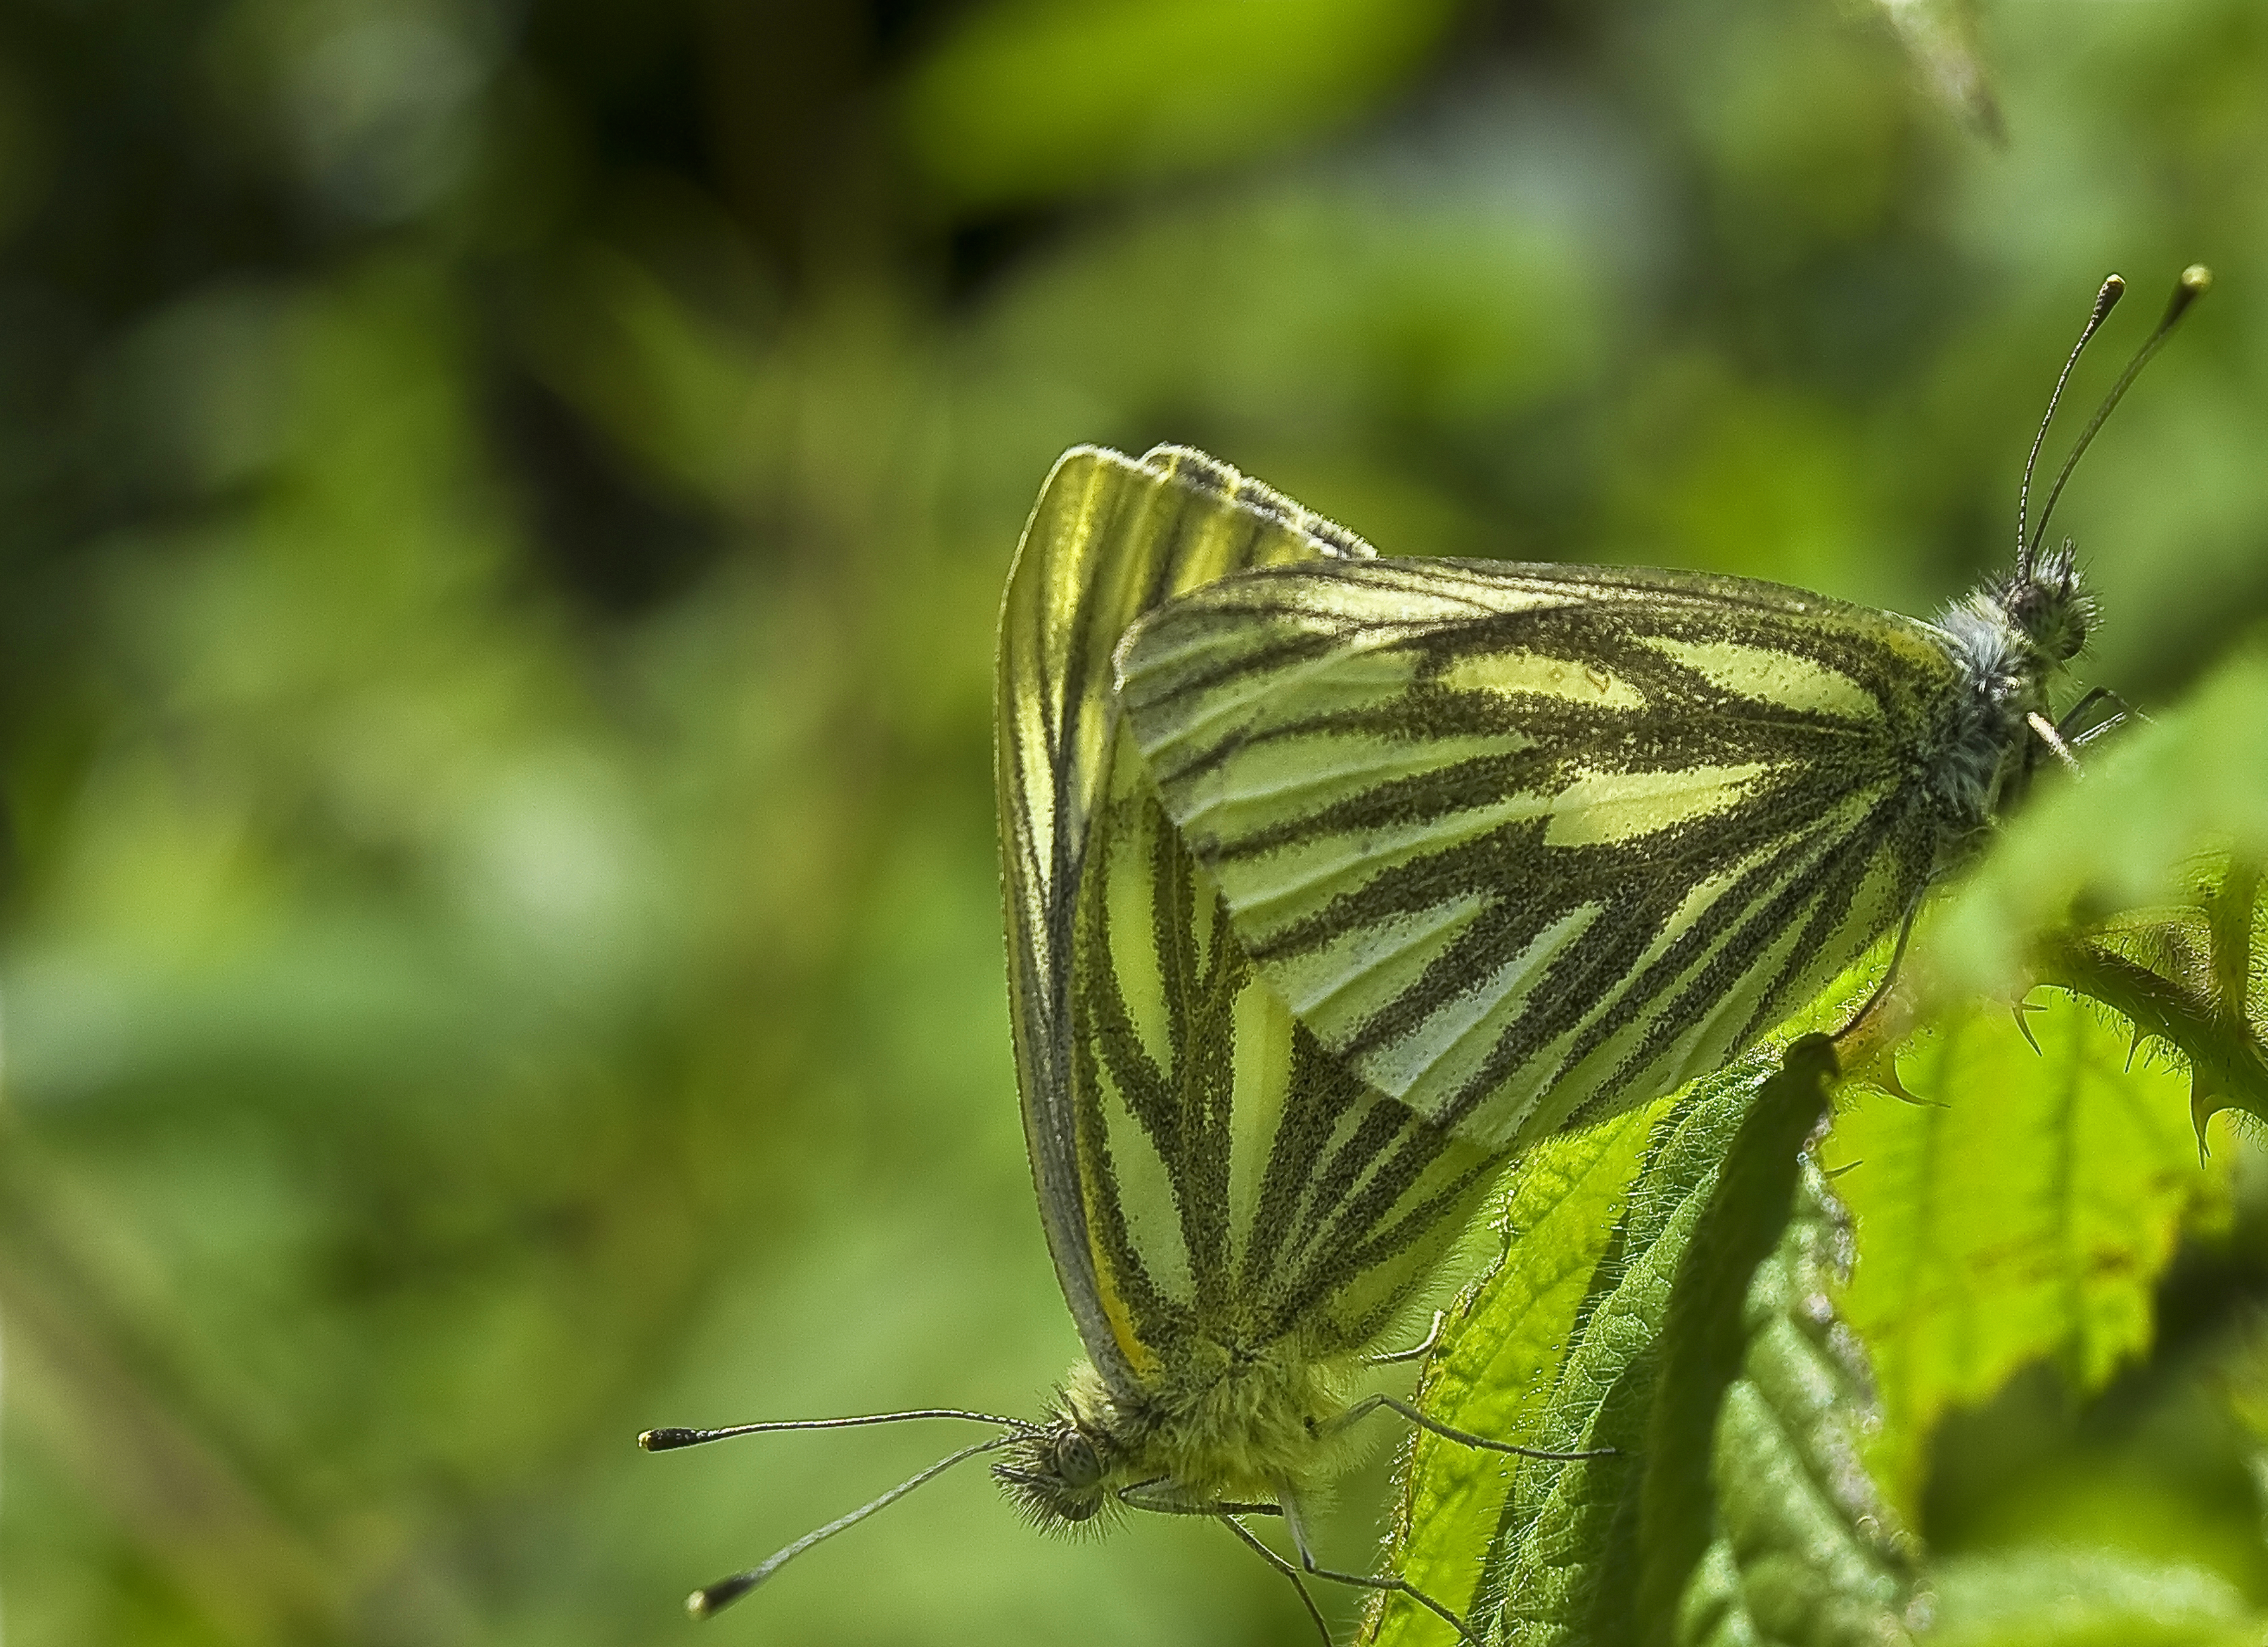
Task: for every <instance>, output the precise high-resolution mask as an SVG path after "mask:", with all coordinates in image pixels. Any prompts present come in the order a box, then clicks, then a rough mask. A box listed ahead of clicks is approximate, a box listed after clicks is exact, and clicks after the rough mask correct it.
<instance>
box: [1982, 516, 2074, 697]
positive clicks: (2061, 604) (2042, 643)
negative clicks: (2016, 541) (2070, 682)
mask: <svg viewBox="0 0 2268 1647" xmlns="http://www.w3.org/2000/svg"><path fill="white" fill-rule="evenodd" d="M1985 598H1986V599H1989V600H1990V601H1992V604H1993V605H1995V606H1997V607H1999V609H2000V612H2001V614H2003V615H2004V616H2005V618H2006V620H2007V624H2008V626H2009V628H2010V629H2013V630H2014V632H2015V633H2016V634H2017V635H2019V636H2021V637H2022V638H2023V642H2024V643H2025V645H2026V646H2027V647H2028V649H2029V651H2030V652H2031V653H2032V655H2033V656H2034V657H2035V658H2037V659H2038V660H2039V662H2040V663H2041V664H2043V665H2046V666H2048V667H2051V668H2052V667H2053V666H2055V665H2058V664H2065V663H2068V662H2070V661H2071V660H2072V659H2073V658H2076V657H2077V656H2079V653H2080V648H2082V647H2084V646H2085V645H2086V644H2087V635H2088V629H2091V628H2092V627H2093V626H2094V622H2095V597H2094V596H2093V595H2091V594H2089V593H2088V592H2087V587H2086V583H2085V580H2084V579H2083V578H2081V577H2080V571H2079V560H2078V556H2077V555H2075V554H2074V553H2073V548H2072V546H2071V544H2070V543H2069V541H2068V540H2066V542H2065V543H2064V545H2063V547H2062V548H2057V549H2051V550H2049V551H2048V552H2046V553H2045V554H2043V555H2027V556H2026V557H2025V558H2024V561H2023V562H2022V563H2021V564H2020V565H2019V566H2018V567H2017V568H2016V570H2015V571H2014V574H2012V575H2011V576H2009V577H2006V578H2003V579H2000V580H1999V581H1998V582H1996V583H1994V584H1993V585H1990V586H1989V587H1988V588H1987V590H1986V591H1985Z"/></svg>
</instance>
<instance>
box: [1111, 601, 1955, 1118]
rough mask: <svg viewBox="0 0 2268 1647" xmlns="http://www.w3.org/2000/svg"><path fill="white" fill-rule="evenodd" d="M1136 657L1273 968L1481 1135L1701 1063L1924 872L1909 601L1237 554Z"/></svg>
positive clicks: (1195, 844)
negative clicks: (1277, 562)
mask: <svg viewBox="0 0 2268 1647" xmlns="http://www.w3.org/2000/svg"><path fill="white" fill-rule="evenodd" d="M1119 670H1120V677H1121V695H1122V702H1123V712H1124V713H1125V714H1126V716H1127V717H1128V720H1129V724H1130V726H1131V728H1132V731H1133V735H1134V737H1135V739H1136V740H1137V742H1138V746H1139V747H1140V749H1141V752H1142V754H1143V756H1144V758H1145V761H1147V763H1148V766H1149V769H1150V772H1151V775H1152V778H1153V779H1154V781H1155V783H1156V784H1157V787H1158V790H1159V791H1160V795H1161V796H1162V798H1163V800H1164V804H1165V807H1166V810H1167V812H1168V813H1169V815H1170V816H1171V817H1172V819H1173V820H1174V822H1175V824H1176V826H1178V827H1179V828H1180V829H1181V831H1182V835H1183V837H1184V839H1185V840H1186V841H1187V842H1188V843H1189V847H1190V849H1191V850H1192V851H1193V852H1194V853H1195V854H1196V856H1197V860H1198V861H1199V863H1201V864H1203V865H1204V867H1205V869H1206V870H1207V871H1209V872H1210V873H1211V875H1212V876H1213V878H1214V879H1216V880H1217V882H1218V883H1219V886H1220V888H1221V890H1222V893H1223V894H1224V895H1225V896H1226V900H1227V903H1228V906H1229V908H1230V909H1231V911H1232V912H1233V921H1234V924H1235V929H1236V931H1237V933H1238V935H1239V937H1241V939H1242V941H1243V944H1244V947H1245V948H1246V950H1247V951H1248V952H1249V954H1250V955H1251V957H1252V959H1253V960H1254V961H1255V962H1256V964H1257V965H1258V967H1260V969H1261V971H1262V973H1263V974H1264V975H1265V976H1266V977H1267V978H1268V979H1269V980H1270V982H1271V983H1273V984H1274V985H1275V987H1276V988H1277V989H1278V990H1279V991H1280V992H1281V993H1282V994H1283V996H1284V997H1285V1000H1286V1001H1287V1002H1288V1003H1289V1004H1290V1005H1291V1007H1292V1011H1294V1012H1295V1014H1296V1015H1297V1016H1298V1017H1299V1018H1300V1021H1301V1022H1302V1023H1303V1024H1305V1025H1306V1026H1308V1027H1309V1028H1310V1029H1312V1030H1313V1031H1314V1033H1315V1035H1316V1036H1317V1037H1318V1038H1319V1039H1320V1040H1321V1041H1322V1044H1323V1045H1324V1046H1325V1047H1327V1048H1329V1049H1331V1050H1332V1051H1334V1052H1336V1053H1337V1054H1339V1055H1341V1056H1343V1057H1344V1058H1345V1059H1346V1060H1347V1062H1349V1064H1350V1065H1351V1068H1352V1069H1353V1070H1356V1071H1357V1072H1358V1073H1359V1074H1360V1075H1361V1076H1362V1077H1364V1078H1365V1079H1366V1080H1367V1081H1368V1082H1370V1083H1371V1084H1372V1085H1375V1086H1376V1087H1377V1088H1378V1089H1379V1090H1381V1092H1385V1093H1386V1094H1388V1096H1391V1097H1395V1098H1398V1099H1402V1100H1403V1101H1404V1102H1405V1103H1407V1104H1409V1105H1410V1106H1411V1107H1413V1108H1415V1109H1417V1110H1418V1111H1419V1112H1420V1113H1422V1114H1425V1115H1427V1116H1430V1117H1432V1119H1433V1120H1435V1121H1438V1122H1440V1124H1442V1125H1445V1126H1447V1127H1450V1128H1453V1129H1456V1130H1457V1131H1459V1132H1460V1133H1462V1134H1463V1135H1465V1136H1468V1137H1469V1138H1471V1139H1473V1140H1474V1141H1476V1142H1477V1143H1481V1144H1482V1145H1484V1147H1487V1148H1491V1149H1506V1148H1514V1147H1518V1146H1520V1145H1521V1144H1524V1143H1528V1142H1531V1141H1533V1140H1534V1139H1535V1138H1538V1137H1541V1136H1545V1135H1547V1134H1549V1133H1550V1132H1552V1131H1555V1130H1557V1129H1559V1128H1560V1127H1562V1126H1565V1125H1566V1124H1568V1123H1569V1122H1570V1121H1573V1120H1576V1119H1580V1118H1585V1117H1594V1116H1597V1115H1600V1114H1605V1113H1608V1112H1609V1110H1610V1109H1611V1108H1612V1107H1618V1106H1622V1105H1626V1104H1631V1103H1637V1102H1639V1101H1643V1100H1644V1099H1647V1098H1650V1097H1653V1096H1654V1095H1656V1094H1658V1093H1660V1092H1664V1091H1667V1090H1668V1089H1669V1088H1671V1087H1673V1086H1675V1085H1678V1084H1679V1083H1681V1082H1683V1081H1684V1080H1687V1079H1690V1078H1691V1077H1693V1076H1695V1075H1697V1074H1700V1073H1702V1072H1704V1071H1705V1070H1708V1069H1710V1068H1712V1067H1714V1066H1715V1065H1716V1064H1718V1063H1719V1062H1723V1060H1724V1059H1725V1058H1727V1057H1728V1056H1730V1055H1733V1054H1734V1053H1735V1052H1737V1051H1738V1050H1739V1049H1740V1048H1742V1047H1744V1046H1746V1045H1748V1044H1749V1043H1750V1042H1752V1041H1753V1040H1756V1038H1757V1037H1758V1036H1760V1035H1762V1034H1763V1033H1764V1032H1765V1031H1767V1030H1769V1029H1770V1028H1771V1026H1772V1025H1773V1024H1774V1023H1776V1022H1778V1020H1779V1019H1780V1018H1783V1017H1785V1016H1786V1015H1787V1014H1788V1013H1789V1012H1791V1011H1794V1010H1795V1009H1796V1008H1797V1007H1799V1006H1800V1005H1802V1004H1804V1002H1805V1001H1806V1000H1808V998H1809V996H1811V995H1812V994H1814V993H1815V992H1816V991H1817V990H1818V989H1820V988H1822V987H1823V986H1824V984H1825V983H1826V982H1828V981H1829V980H1830V979H1831V977H1832V976H1833V974H1835V973H1836V972H1837V970H1839V969H1840V968H1841V967H1844V966H1845V965H1847V964H1848V963H1849V962H1850V961H1851V960H1852V959H1853V958H1855V957H1856V956H1857V955H1858V954H1859V952H1862V951H1863V950H1864V949H1865V947H1866V946H1867V944H1868V943H1870V942H1871V941H1872V940H1873V939H1874V937H1878V936H1879V935H1880V934H1881V932H1882V931H1883V930H1885V929H1886V928H1888V927H1889V925H1891V924H1892V923H1895V922H1896V920H1897V919H1898V918H1899V917H1900V916H1901V915H1903V914H1904V912H1905V911H1906V910H1907V909H1908V908H1911V905H1912V902H1913V901H1914V899H1915V898H1916V897H1917V896H1918V892H1919V889H1920V888H1921V886H1923V884H1924V883H1925V882H1926V879H1927V877H1928V874H1929V872H1930V868H1931V864H1932V863H1933V859H1934V857H1935V853H1936V849H1937V845H1938V830H1939V826H1938V824H1937V823H1936V821H1935V811H1934V808H1933V803H1932V802H1931V800H1930V798H1929V795H1928V792H1927V785H1926V780H1927V774H1928V771H1929V769H1930V768H1929V762H1930V759H1931V755H1932V753H1933V751H1934V750H1935V749H1938V748H1940V747H1941V746H1943V744H1944V742H1945V740H1946V739H1947V736H1948V728H1947V717H1948V716H1949V715H1950V714H1951V713H1953V712H1954V710H1955V706H1956V704H1957V702H1958V693H1957V691H1956V687H1957V686H1958V680H1957V677H1956V675H1955V669H1954V665H1953V664H1952V662H1951V660H1950V658H1949V657H1948V654H1947V651H1946V650H1945V648H1944V647H1943V646H1942V644H1940V643H1939V641H1938V640H1937V639H1936V638H1935V634H1934V631H1933V630H1931V629H1928V628H1927V627H1926V626H1925V625H1922V624H1919V623H1916V622H1913V621H1911V620H1908V619H1904V618H1899V617H1896V616H1894V615H1891V614H1884V613H1879V612H1874V611H1870V610H1868V609H1867V608H1864V607H1852V606H1848V605H1845V604H1843V603H1841V602H1836V601H1830V600H1826V599H1822V598H1820V597H1818V596H1815V595H1809V594H1805V593H1803V592H1800V591H1795V590H1790V589H1784V588H1781V587H1779V586H1778V585H1769V584H1761V583H1755V582H1751V581H1749V580H1745V579H1735V578H1719V577H1700V576H1690V575H1680V574H1672V573H1662V572H1642V571H1631V570H1615V569H1608V568H1597V567H1551V566H1540V567H1539V566H1513V565H1506V564H1501V563H1494V562H1447V561H1433V562H1425V561H1376V562H1367V563H1360V564H1349V565H1345V566H1329V567H1316V568H1307V569H1285V570H1280V571H1274V572H1256V573H1254V574H1251V575H1248V576H1245V577H1237V578H1233V579H1229V580H1226V581H1225V582H1222V583H1219V584H1217V585H1213V586H1211V587H1210V588H1208V589H1205V590H1203V591H1200V592H1197V593H1196V594H1194V595H1191V596H1189V597H1186V598H1184V599H1180V600H1176V601H1175V602H1173V603H1171V604H1169V605H1167V606H1166V607H1163V608H1162V609H1160V611H1158V612H1157V613H1155V614H1152V616H1151V617H1149V618H1148V619H1147V620H1145V621H1144V622H1142V623H1141V624H1139V625H1138V626H1137V627H1136V629H1134V630H1133V631H1132V632H1131V633H1130V635H1129V636H1127V637H1126V640H1125V641H1124V643H1123V644H1122V647H1121V649H1120V652H1119Z"/></svg>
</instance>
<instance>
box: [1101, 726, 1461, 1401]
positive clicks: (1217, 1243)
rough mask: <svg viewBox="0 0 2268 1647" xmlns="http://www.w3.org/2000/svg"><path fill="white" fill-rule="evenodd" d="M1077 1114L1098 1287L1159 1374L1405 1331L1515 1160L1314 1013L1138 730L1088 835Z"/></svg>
mask: <svg viewBox="0 0 2268 1647" xmlns="http://www.w3.org/2000/svg"><path fill="white" fill-rule="evenodd" d="M1072 955H1073V965H1072V967H1071V976H1070V980H1069V986H1068V987H1069V988H1070V989H1071V1052H1070V1065H1069V1069H1068V1070H1067V1076H1068V1080H1067V1084H1066V1103H1065V1109H1066V1111H1067V1114H1068V1119H1069V1121H1070V1122H1071V1137H1072V1141H1073V1144H1074V1148H1075V1158H1076V1164H1077V1184H1078V1190H1079V1197H1080V1211H1081V1213H1082V1215H1083V1217H1084V1220H1085V1224H1086V1232H1087V1245H1088V1250H1089V1253H1090V1254H1091V1257H1092V1261H1093V1273H1094V1277H1095V1285H1096V1290H1097V1297H1098V1299H1099V1302H1100V1304H1101V1309H1102V1312H1103V1313H1104V1315H1105V1316H1106V1318H1107V1319H1108V1322H1109V1325H1110V1327H1111V1329H1112V1333H1113V1336H1114V1339H1115V1341H1116V1348H1117V1349H1118V1351H1119V1353H1120V1354H1121V1355H1122V1356H1123V1358H1124V1360H1125V1362H1126V1363H1127V1364H1128V1366H1129V1367H1130V1370H1131V1371H1132V1372H1133V1373H1134V1375H1135V1377H1136V1378H1137V1379H1138V1380H1139V1382H1140V1384H1141V1386H1143V1387H1144V1388H1145V1390H1147V1391H1150V1392H1153V1393H1163V1392H1166V1391H1168V1390H1170V1389H1171V1388H1172V1387H1173V1386H1176V1385H1179V1386H1183V1387H1185V1388H1205V1387H1218V1386H1219V1385H1220V1384H1221V1381H1222V1380H1223V1379H1224V1378H1225V1376H1226V1374H1227V1372H1228V1371H1229V1369H1230V1367H1231V1366H1232V1364H1235V1363H1237V1362H1240V1361H1243V1362H1249V1361H1251V1360H1253V1359H1255V1358H1257V1357H1261V1356H1263V1355H1267V1354H1270V1352H1271V1347H1273V1346H1278V1345H1279V1344H1282V1343H1285V1342H1289V1344H1290V1345H1291V1347H1292V1348H1291V1350H1290V1354H1291V1357H1292V1359H1293V1360H1294V1361H1299V1362H1314V1361H1326V1360H1329V1359H1332V1358H1334V1357H1341V1356H1344V1355H1348V1354H1351V1353H1353V1352H1355V1351H1357V1350H1359V1349H1363V1348H1365V1347H1366V1346H1368V1345H1370V1344H1371V1343H1372V1342H1373V1341H1374V1340H1375V1339H1377V1338H1378V1337H1379V1335H1381V1334H1383V1333H1385V1332H1387V1331H1388V1329H1389V1328H1391V1327H1394V1326H1395V1324H1396V1322H1397V1320H1398V1318H1399V1315H1400V1312H1401V1310H1402V1307H1403V1305H1404V1304H1405V1302H1406V1301H1407V1299H1408V1298H1409V1297H1410V1293H1411V1291H1412V1290H1413V1289H1415V1288H1416V1287H1417V1286H1418V1284H1419V1283H1421V1282H1422V1281H1423V1280H1424V1278H1425V1276H1427V1275H1429V1274H1430V1273H1431V1271H1432V1268H1433V1267H1434V1264H1435V1262H1436V1261H1437V1260H1438V1259H1439V1258H1440V1256H1441V1255H1442V1254H1443V1253H1444V1251H1445V1250H1446V1249H1447V1246H1449V1244H1451V1243H1452V1242H1453V1241H1454V1239H1456V1236H1457V1233H1458V1232H1459V1231H1460V1230H1461V1229H1462V1225H1463V1223H1464V1218H1463V1217H1462V1216H1460V1215H1462V1213H1464V1212H1465V1211H1467V1210H1469V1208H1470V1207H1471V1205H1472V1204H1473V1202H1474V1201H1475V1200H1476V1197H1477V1195H1478V1194H1479V1192H1480V1191H1481V1190H1482V1189H1483V1188H1484V1187H1485V1181H1486V1180H1487V1178H1488V1176H1489V1174H1490V1170H1491V1168H1492V1167H1493V1165H1495V1157H1494V1156H1493V1155H1491V1153H1490V1152H1488V1151H1484V1150H1481V1149H1479V1148H1477V1147H1476V1146H1475V1145H1474V1144H1473V1143H1470V1142H1469V1141H1468V1140H1465V1139H1462V1138H1459V1137H1457V1136H1455V1135H1454V1133H1452V1132H1450V1131H1449V1130H1448V1129H1445V1128H1440V1127H1436V1126H1434V1125H1432V1123H1431V1122H1430V1121H1426V1120H1425V1118H1424V1117H1422V1116H1420V1115H1418V1114H1417V1113H1416V1112H1415V1111H1413V1110H1411V1109H1410V1108H1409V1107H1406V1106H1404V1105H1402V1104H1397V1103H1395V1102H1394V1101H1393V1100H1391V1099H1387V1098H1384V1097H1382V1096H1381V1095H1380V1094H1379V1093H1378V1092H1376V1091H1375V1090H1373V1088H1372V1087H1370V1086H1369V1085H1367V1084H1366V1083H1365V1082H1364V1081H1362V1080H1361V1079H1360V1078H1359V1077H1357V1076H1356V1075H1354V1074H1353V1073H1352V1071H1351V1070H1350V1069H1349V1068H1348V1067H1347V1065H1346V1064H1345V1063H1344V1062H1343V1061H1342V1060H1340V1059H1338V1058H1336V1057H1333V1056H1332V1055H1330V1054H1329V1053H1328V1052H1327V1051H1325V1050H1324V1048H1323V1047H1322V1043H1321V1042H1320V1041H1319V1040H1317V1039H1316V1038H1315V1036H1314V1033H1312V1032H1311V1031H1309V1030H1308V1029H1307V1028H1306V1027H1305V1026H1302V1025H1301V1024H1300V1023H1299V1021H1298V1020H1297V1019H1296V1018H1293V1017H1292V1012H1291V1011H1290V1009H1289V1008H1288V1007H1286V1006H1285V1004H1284V1000H1283V997H1282V996H1279V995H1278V994H1277V992H1276V991H1275V990H1274V989H1272V988H1270V986H1269V984H1268V983H1267V982H1266V981H1265V980H1264V979H1263V977H1262V976H1261V974H1260V973H1259V972H1258V970H1257V969H1256V968H1255V967H1254V966H1253V965H1252V963H1251V961H1250V960H1248V958H1247V957H1246V955H1245V953H1244V952H1243V949H1242V947H1241V945H1239V943H1238V942H1237V940H1236V938H1235V936H1234V934H1233V930H1232V927H1231V923H1230V918H1229V913H1228V908H1227V906H1226V903H1225V902H1224V901H1223V900H1222V899H1221V897H1220V893H1219V890H1218V888H1216V887H1215V886H1213V884H1212V882H1211V879H1210V878H1209V877H1207V876H1206V875H1205V873H1204V871H1202V870H1201V869H1199V868H1198V866H1197V863H1196V861H1195V860H1194V859H1193V858H1192V857H1190V855H1189V849H1187V848H1186V847H1185V846H1183V845H1182V840H1181V835H1180V834H1179V832H1178V831H1176V830H1175V828H1174V827H1173V825H1172V823H1171V822H1170V821H1169V820H1167V817H1166V814H1165V811H1164V809H1163V807H1162V806H1160V804H1159V801H1158V797H1157V791H1156V790H1155V789H1154V788H1153V787H1152V784H1151V783H1150V781H1149V776H1148V773H1147V771H1146V769H1145V767H1144V764H1143V762H1142V759H1141V757H1140V754H1138V752H1137V751H1136V750H1135V748H1134V747H1133V745H1132V743H1131V740H1130V739H1122V740H1120V742H1119V744H1118V746H1117V749H1116V759H1115V761H1114V763H1113V767H1112V770H1111V773H1110V776H1109V781H1108V785H1107V787H1106V790H1105V794H1104V797H1103V798H1102V799H1101V802H1100V804H1099V805H1098V807H1097V810H1096V812H1095V817H1094V824H1093V827H1091V829H1090V830H1089V833H1088V853H1087V857H1086V863H1085V864H1084V866H1083V879H1082V882H1081V886H1080V888H1079V895H1078V900H1077V908H1076V914H1075V920H1074V924H1073V932H1072Z"/></svg>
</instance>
